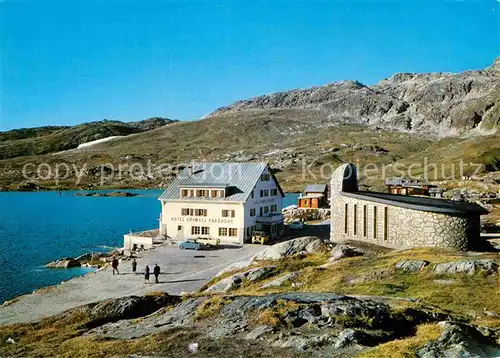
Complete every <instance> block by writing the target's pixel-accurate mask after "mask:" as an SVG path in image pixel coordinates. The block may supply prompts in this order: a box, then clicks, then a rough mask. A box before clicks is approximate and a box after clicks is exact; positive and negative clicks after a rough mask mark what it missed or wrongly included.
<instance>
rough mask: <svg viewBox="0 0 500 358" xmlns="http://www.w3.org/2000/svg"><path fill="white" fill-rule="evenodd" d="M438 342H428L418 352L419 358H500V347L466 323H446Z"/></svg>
mask: <svg viewBox="0 0 500 358" xmlns="http://www.w3.org/2000/svg"><path fill="white" fill-rule="evenodd" d="M443 325H444V330H443V333H442V334H441V336H440V337H439V339H438V340H437V341H433V342H428V343H426V344H425V345H424V347H423V348H421V349H419V350H418V351H417V354H416V356H417V357H419V358H440V357H447V358H463V357H467V358H472V357H477V358H480V357H498V356H499V355H500V346H499V345H498V344H497V343H496V342H495V341H494V340H493V339H492V338H491V337H488V336H485V335H483V334H482V333H481V332H480V331H479V330H478V329H477V328H476V327H474V326H472V325H468V324H464V323H455V322H453V323H452V322H444V323H443Z"/></svg>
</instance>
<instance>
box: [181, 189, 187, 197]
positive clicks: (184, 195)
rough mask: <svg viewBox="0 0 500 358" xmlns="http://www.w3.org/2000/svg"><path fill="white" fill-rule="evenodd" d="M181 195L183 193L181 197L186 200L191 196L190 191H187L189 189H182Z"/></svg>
mask: <svg viewBox="0 0 500 358" xmlns="http://www.w3.org/2000/svg"><path fill="white" fill-rule="evenodd" d="M181 193H182V194H181V196H182V197H183V198H185V197H186V196H188V195H189V190H187V189H182V191H181Z"/></svg>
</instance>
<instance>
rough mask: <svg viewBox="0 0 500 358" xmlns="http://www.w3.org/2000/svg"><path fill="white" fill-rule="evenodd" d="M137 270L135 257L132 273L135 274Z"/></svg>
mask: <svg viewBox="0 0 500 358" xmlns="http://www.w3.org/2000/svg"><path fill="white" fill-rule="evenodd" d="M136 271H137V261H135V259H134V260H133V261H132V273H133V274H134V275H135V272H136Z"/></svg>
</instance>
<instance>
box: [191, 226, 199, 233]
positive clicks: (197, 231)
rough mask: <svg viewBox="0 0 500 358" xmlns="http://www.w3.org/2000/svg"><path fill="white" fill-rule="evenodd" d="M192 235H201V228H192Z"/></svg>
mask: <svg viewBox="0 0 500 358" xmlns="http://www.w3.org/2000/svg"><path fill="white" fill-rule="evenodd" d="M191 235H200V227H199V226H191Z"/></svg>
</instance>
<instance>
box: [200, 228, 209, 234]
mask: <svg viewBox="0 0 500 358" xmlns="http://www.w3.org/2000/svg"><path fill="white" fill-rule="evenodd" d="M201 234H202V235H210V228H209V227H208V226H202V227H201Z"/></svg>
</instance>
